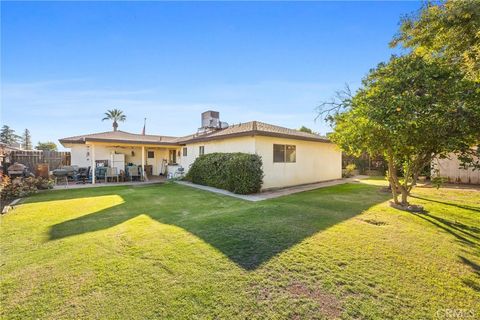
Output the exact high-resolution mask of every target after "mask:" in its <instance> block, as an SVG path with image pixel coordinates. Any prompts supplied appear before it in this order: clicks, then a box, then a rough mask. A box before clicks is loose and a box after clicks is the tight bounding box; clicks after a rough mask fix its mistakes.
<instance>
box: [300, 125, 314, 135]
mask: <svg viewBox="0 0 480 320" xmlns="http://www.w3.org/2000/svg"><path fill="white" fill-rule="evenodd" d="M298 131H301V132H306V133H315V132H313V130H312V129H310V128H307V127H305V126H301V127H300V129H298Z"/></svg>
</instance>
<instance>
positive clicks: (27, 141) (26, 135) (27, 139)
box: [22, 129, 32, 150]
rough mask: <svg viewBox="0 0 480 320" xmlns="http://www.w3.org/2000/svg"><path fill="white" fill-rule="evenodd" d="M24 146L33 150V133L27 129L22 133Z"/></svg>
mask: <svg viewBox="0 0 480 320" xmlns="http://www.w3.org/2000/svg"><path fill="white" fill-rule="evenodd" d="M22 147H23V149H25V150H32V135H31V134H30V130H28V129H25V131H23V135H22Z"/></svg>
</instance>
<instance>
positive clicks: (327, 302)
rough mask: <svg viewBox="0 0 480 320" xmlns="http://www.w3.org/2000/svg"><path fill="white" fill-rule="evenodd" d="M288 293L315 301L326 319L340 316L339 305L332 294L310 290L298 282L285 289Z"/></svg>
mask: <svg viewBox="0 0 480 320" xmlns="http://www.w3.org/2000/svg"><path fill="white" fill-rule="evenodd" d="M287 290H288V292H289V293H290V294H291V295H293V296H295V297H298V298H301V297H306V298H309V299H313V300H315V301H317V302H318V303H319V305H320V310H321V312H322V314H323V315H325V316H327V317H328V318H339V317H340V315H341V314H342V309H341V303H340V301H338V299H337V297H336V296H335V295H333V294H330V293H327V292H324V291H322V290H320V289H310V288H308V287H307V286H305V285H304V284H302V283H300V282H294V283H292V284H290V285H289V286H288V287H287Z"/></svg>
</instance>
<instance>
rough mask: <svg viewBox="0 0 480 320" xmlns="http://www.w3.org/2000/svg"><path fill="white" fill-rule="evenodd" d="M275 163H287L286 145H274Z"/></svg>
mask: <svg viewBox="0 0 480 320" xmlns="http://www.w3.org/2000/svg"><path fill="white" fill-rule="evenodd" d="M273 162H285V145H284V144H274V145H273Z"/></svg>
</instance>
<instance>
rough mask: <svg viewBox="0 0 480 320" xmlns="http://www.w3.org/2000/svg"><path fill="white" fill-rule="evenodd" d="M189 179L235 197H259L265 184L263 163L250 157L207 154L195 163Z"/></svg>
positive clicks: (252, 156)
mask: <svg viewBox="0 0 480 320" xmlns="http://www.w3.org/2000/svg"><path fill="white" fill-rule="evenodd" d="M186 179H187V180H188V181H191V182H193V183H197V184H202V185H206V186H211V187H215V188H220V189H225V190H229V191H232V192H234V193H239V194H249V193H256V192H259V191H260V188H261V187H262V182H263V180H262V179H263V170H262V159H261V157H260V156H258V155H256V154H248V153H209V154H205V155H203V156H200V157H198V158H197V159H196V160H195V162H194V163H193V164H192V166H191V167H190V170H188V173H187V176H186Z"/></svg>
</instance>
